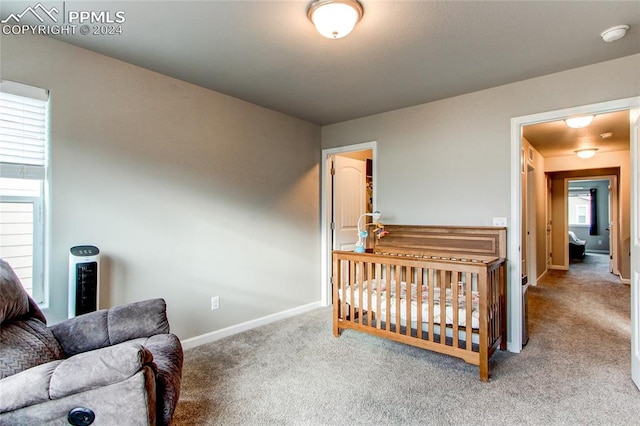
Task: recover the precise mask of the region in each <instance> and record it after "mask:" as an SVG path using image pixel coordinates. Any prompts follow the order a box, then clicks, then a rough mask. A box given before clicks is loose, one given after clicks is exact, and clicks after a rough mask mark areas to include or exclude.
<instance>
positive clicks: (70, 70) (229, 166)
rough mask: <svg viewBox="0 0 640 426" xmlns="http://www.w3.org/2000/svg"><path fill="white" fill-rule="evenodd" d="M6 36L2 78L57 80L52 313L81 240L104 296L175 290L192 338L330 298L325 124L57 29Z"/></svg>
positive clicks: (57, 310)
mask: <svg viewBox="0 0 640 426" xmlns="http://www.w3.org/2000/svg"><path fill="white" fill-rule="evenodd" d="M1 47H2V50H1V65H2V68H1V78H2V79H7V80H14V81H19V82H21V83H25V84H30V85H34V86H38V87H44V88H47V89H49V90H50V91H51V153H50V159H51V172H52V173H51V176H50V181H51V195H52V196H51V201H52V202H51V209H50V211H49V214H50V223H51V226H50V231H51V234H50V249H51V252H50V257H49V259H50V264H49V271H50V273H49V276H50V294H51V303H50V309H48V310H47V315H48V317H49V319H50V320H52V321H57V320H60V319H62V318H64V317H65V316H66V309H67V302H66V300H67V299H66V298H67V288H66V286H67V262H68V250H69V247H71V246H73V245H77V244H94V245H96V246H98V247H99V248H100V249H101V251H102V254H103V256H102V261H103V270H102V280H103V284H104V286H103V291H102V292H101V296H102V301H101V306H102V307H106V306H112V305H115V304H119V303H124V302H129V301H134V300H139V299H144V298H149V297H164V298H165V299H166V300H167V303H168V313H169V319H170V321H171V325H172V329H173V330H174V331H175V332H176V333H177V334H178V335H179V336H180V337H181V338H183V339H184V338H189V337H193V336H197V335H201V334H203V333H207V332H210V331H214V330H217V329H220V328H224V327H227V326H230V325H234V324H238V323H242V322H245V321H248V320H251V319H255V318H259V317H263V316H265V315H268V314H273V313H277V312H281V311H283V310H286V309H290V308H294V307H299V306H301V305H305V304H308V303H312V302H317V301H319V300H320V267H319V262H320V255H319V238H320V237H319V235H320V232H319V166H318V164H319V160H320V128H319V127H318V126H316V125H314V124H311V123H308V122H304V121H301V120H298V119H294V118H291V117H288V116H285V115H283V114H280V113H276V112H273V111H270V110H268V109H265V108H261V107H258V106H255V105H252V104H249V103H247V102H244V101H240V100H238V99H234V98H231V97H228V96H225V95H222V94H219V93H216V92H212V91H209V90H205V89H203V88H200V87H197V86H194V85H190V84H187V83H184V82H181V81H178V80H175V79H172V78H169V77H166V76H163V75H160V74H157V73H153V72H151V71H148V70H144V69H141V68H138V67H135V66H132V65H128V64H126V63H123V62H119V61H116V60H113V59H111V58H108V57H105V56H102V55H98V54H95V53H92V52H89V51H87V50H83V49H80V48H77V47H74V46H71V45H69V44H65V43H61V42H58V41H54V40H52V39H49V38H44V37H35V36H3V37H2V46H1ZM211 296H220V310H217V311H211V310H210V298H211Z"/></svg>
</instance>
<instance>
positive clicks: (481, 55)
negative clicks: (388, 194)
mask: <svg viewBox="0 0 640 426" xmlns="http://www.w3.org/2000/svg"><path fill="white" fill-rule="evenodd" d="M36 3H37V0H34V1H30V2H29V1H27V2H25V1H12V0H3V1H2V2H0V17H1V18H2V19H4V18H6V17H7V16H8V15H9V13H12V12H14V13H20V12H22V11H24V10H25V8H26V7H27V6H30V5H31V6H34V4H36ZM42 3H43V5H45V6H46V7H51V6H54V5H55V6H57V8H59V10H60V11H62V10H64V11H65V12H66V13H68V12H69V11H72V10H76V11H77V10H85V11H109V12H111V13H112V14H115V12H116V11H123V12H124V14H125V17H126V21H125V22H124V23H122V34H121V35H110V36H97V35H90V34H89V35H80V34H75V35H69V36H56V38H59V39H60V40H63V41H66V42H69V43H72V44H75V45H78V46H81V47H84V48H87V49H90V50H93V51H96V52H99V53H102V54H105V55H108V56H111V57H114V58H118V59H120V60H123V61H125V62H129V63H132V64H135V65H139V66H141V67H144V68H148V69H150V70H154V71H157V72H160V73H162V74H166V75H169V76H172V77H175V78H178V79H181V80H185V81H189V82H192V83H194V84H197V85H200V86H203V87H206V88H210V89H212V90H215V91H218V92H221V93H225V94H228V95H231V96H234V97H237V98H240V99H244V100H247V101H249V102H252V103H255V104H258V105H262V106H264V107H267V108H271V109H274V110H277V111H281V112H283V113H286V114H289V115H291V116H294V117H299V118H302V119H304V120H308V121H311V122H314V123H317V124H321V125H325V124H331V123H336V122H340V121H345V120H349V119H354V118H359V117H363V116H368V115H371V114H376V113H380V112H385V111H390V110H395V109H399V108H403V107H408V106H413V105H417V104H421V103H426V102H431V101H435V100H438V99H444V98H448V97H452V96H456V95H461V94H464V93H468V92H473V91H477V90H482V89H485V88H490V87H495V86H499V85H503V84H507V83H511V82H516V81H520V80H524V79H528V78H532V77H536V76H541V75H545V74H550V73H554V72H559V71H563V70H567V69H571V68H576V67H580V66H584V65H589V64H592V63H597V62H602V61H607V60H611V59H615V58H619V57H623V56H628V55H632V54H636V53H640V1H498V2H489V1H390V0H386V1H385V0H361V3H362V4H363V7H364V11H365V12H364V17H363V19H362V21H361V22H360V23H359V24H358V25H357V26H356V28H355V30H354V32H353V33H352V34H351V35H349V36H347V37H346V38H343V39H339V40H329V39H325V38H323V37H321V36H320V35H319V34H318V33H317V32H316V31H315V29H314V28H313V26H312V24H311V22H309V20H308V19H307V16H306V7H307V4H308V2H307V1H304V0H287V1H268V0H266V1H264V0H263V1H195V2H194V1H135V2H134V1H91V2H89V1H66V2H62V1H53V2H50V1H42ZM23 19H24V20H25V21H26V20H28V19H31V20H32V22H33V23H37V21H34V20H33V17H29V16H27V15H25V17H24V18H23ZM618 24H627V25H630V26H631V29H630V30H629V32H628V33H627V36H626V37H625V38H623V39H622V40H619V41H616V42H613V43H605V42H603V41H602V39H601V38H600V33H601V32H602V31H603V30H605V29H607V28H609V27H611V26H614V25H618ZM2 37H10V36H2ZM611 77H613V78H615V77H614V76H611Z"/></svg>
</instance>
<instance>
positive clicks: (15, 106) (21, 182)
mask: <svg viewBox="0 0 640 426" xmlns="http://www.w3.org/2000/svg"><path fill="white" fill-rule="evenodd" d="M48 98H49V95H48V91H46V90H44V89H39V88H36V87H31V86H26V85H24V84H20V83H15V82H11V81H0V257H2V258H3V259H5V260H6V261H7V262H9V264H10V265H11V267H12V268H13V269H14V270H15V271H16V274H17V275H18V277H20V280H21V281H22V284H23V285H24V287H25V288H26V290H27V292H28V293H29V294H30V295H31V296H32V297H33V299H34V300H35V301H36V302H38V303H39V304H44V303H45V302H46V292H45V280H44V260H45V244H44V236H45V220H44V217H45V208H46V204H45V202H46V198H45V192H46V191H45V185H46V175H47V169H46V167H47V149H48V132H47V121H48Z"/></svg>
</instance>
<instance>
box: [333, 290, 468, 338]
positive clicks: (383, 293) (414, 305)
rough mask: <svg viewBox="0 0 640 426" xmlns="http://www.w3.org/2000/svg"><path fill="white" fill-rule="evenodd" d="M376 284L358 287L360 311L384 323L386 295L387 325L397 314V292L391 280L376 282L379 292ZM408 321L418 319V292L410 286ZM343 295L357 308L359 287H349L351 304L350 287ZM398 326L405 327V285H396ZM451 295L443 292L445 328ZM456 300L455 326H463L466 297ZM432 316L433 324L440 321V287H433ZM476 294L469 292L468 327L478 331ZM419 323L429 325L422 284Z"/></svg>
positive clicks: (426, 292)
mask: <svg viewBox="0 0 640 426" xmlns="http://www.w3.org/2000/svg"><path fill="white" fill-rule="evenodd" d="M377 285H378V283H377V282H376V280H372V281H371V283H369V282H368V281H365V282H364V283H363V284H362V288H363V294H362V309H363V310H365V311H372V312H375V313H376V316H377V317H378V318H379V319H380V320H381V321H386V320H387V297H388V296H387V294H390V297H391V312H389V315H390V317H389V321H391V323H397V314H396V305H397V299H396V298H397V296H398V295H397V294H396V293H397V291H396V288H397V286H396V283H395V281H391V285H390V286H387V285H386V282H385V280H380V289H379V290H378V289H377ZM369 292H371V308H369V305H368V304H369ZM338 293H339V297H340V300H342V298H343V292H342V291H339V292H338ZM378 294H380V312H377V309H378V300H377V297H378ZM410 294H411V300H410V303H411V322H412V325H413V326H415V324H416V318H417V317H418V291H417V285H416V284H414V283H412V284H411V291H410ZM344 296H345V297H346V300H345V301H346V303H347V304H349V305H353V306H354V308H356V309H359V308H360V306H359V303H360V288H359V285H358V284H355V285H354V288H353V299H354V301H353V303H352V301H351V288H350V286H346V287H345V291H344ZM399 296H400V323H401V324H402V325H403V326H404V325H406V320H407V318H406V314H407V283H405V282H401V283H400V295H399ZM453 297H454V296H453V292H452V291H451V289H450V288H448V289H447V290H446V296H445V300H446V306H445V318H446V323H447V325H453V313H454V310H453ZM456 297H457V298H458V325H459V326H461V327H466V326H467V308H466V296H464V295H458V294H457V292H456ZM433 299H434V300H433V304H434V306H433V314H434V315H433V317H434V324H440V318H441V307H440V288H439V287H436V288H434V289H433ZM479 300H480V298H479V294H478V292H477V291H473V292H472V294H471V321H472V324H471V327H472V328H474V329H478V328H479V326H480V321H479V316H480V315H479ZM421 305H422V322H423V323H424V324H428V323H429V318H431V315H430V313H429V288H428V286H426V285H423V286H422V303H421Z"/></svg>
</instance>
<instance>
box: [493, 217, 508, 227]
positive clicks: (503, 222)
mask: <svg viewBox="0 0 640 426" xmlns="http://www.w3.org/2000/svg"><path fill="white" fill-rule="evenodd" d="M493 226H507V218H506V217H494V218H493Z"/></svg>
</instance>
